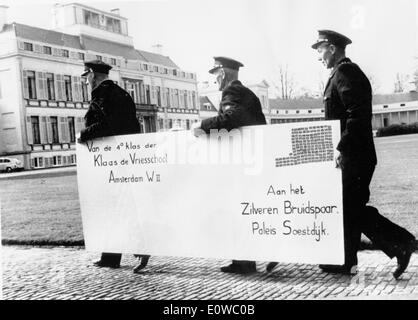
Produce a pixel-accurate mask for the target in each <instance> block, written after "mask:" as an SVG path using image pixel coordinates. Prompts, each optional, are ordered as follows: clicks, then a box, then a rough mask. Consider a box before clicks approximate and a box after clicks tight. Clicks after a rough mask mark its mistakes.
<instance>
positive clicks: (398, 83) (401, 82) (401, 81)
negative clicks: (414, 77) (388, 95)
mask: <svg viewBox="0 0 418 320" xmlns="http://www.w3.org/2000/svg"><path fill="white" fill-rule="evenodd" d="M408 80H409V76H407V75H405V74H402V73H399V72H398V73H396V79H395V83H394V85H395V88H394V91H393V92H394V93H399V92H404V91H405V90H406V88H407V85H408Z"/></svg>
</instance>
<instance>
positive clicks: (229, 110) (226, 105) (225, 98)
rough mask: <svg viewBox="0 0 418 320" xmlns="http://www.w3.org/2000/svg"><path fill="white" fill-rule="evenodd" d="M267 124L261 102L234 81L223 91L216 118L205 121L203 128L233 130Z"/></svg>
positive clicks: (207, 131)
mask: <svg viewBox="0 0 418 320" xmlns="http://www.w3.org/2000/svg"><path fill="white" fill-rule="evenodd" d="M258 124H266V118H265V117H264V114H263V112H262V109H261V104H260V100H259V99H258V98H257V96H256V95H255V94H254V93H253V92H252V91H251V90H250V89H248V88H247V87H244V86H243V85H242V83H241V82H240V81H238V80H234V81H232V82H231V83H230V84H229V85H228V86H227V87H226V88H225V89H224V90H223V91H222V100H221V102H220V105H219V112H218V115H217V116H216V117H212V118H209V119H205V120H203V121H202V123H201V128H202V130H203V131H205V132H206V133H209V131H210V129H218V130H220V129H227V130H228V131H229V130H232V129H235V128H238V127H242V126H251V125H258Z"/></svg>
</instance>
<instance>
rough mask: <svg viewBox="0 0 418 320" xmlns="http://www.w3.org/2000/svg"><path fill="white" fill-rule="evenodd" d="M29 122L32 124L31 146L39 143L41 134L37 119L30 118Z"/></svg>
mask: <svg viewBox="0 0 418 320" xmlns="http://www.w3.org/2000/svg"><path fill="white" fill-rule="evenodd" d="M30 122H31V124H32V136H33V144H40V143H41V133H40V131H39V117H34V116H32V117H30Z"/></svg>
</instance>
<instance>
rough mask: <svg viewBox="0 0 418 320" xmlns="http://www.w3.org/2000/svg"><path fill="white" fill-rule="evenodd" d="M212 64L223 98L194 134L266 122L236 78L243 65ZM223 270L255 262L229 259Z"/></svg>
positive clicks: (240, 269)
mask: <svg viewBox="0 0 418 320" xmlns="http://www.w3.org/2000/svg"><path fill="white" fill-rule="evenodd" d="M214 59H215V66H214V67H213V68H212V69H211V70H209V73H211V74H213V75H215V76H216V81H217V83H218V86H219V91H222V100H221V102H220V105H219V112H218V115H217V116H215V117H212V118H209V119H205V120H203V121H202V122H201V123H200V124H197V125H195V126H194V129H193V130H194V134H195V135H196V136H198V135H199V134H201V133H202V132H205V133H207V134H208V133H210V130H211V129H217V130H220V129H226V130H228V131H230V130H232V129H235V128H239V127H242V126H251V125H260V124H266V119H265V117H264V114H263V112H262V108H261V104H260V100H259V99H258V98H257V96H256V95H255V94H254V93H253V92H252V91H251V90H250V89H248V88H247V87H244V86H243V85H242V83H241V82H240V81H239V80H238V70H239V68H240V67H243V66H244V65H243V64H242V63H241V62H238V61H236V60H234V59H230V58H226V57H214ZM221 271H222V272H230V273H241V274H244V273H251V272H255V271H256V264H255V261H243V260H232V263H231V264H230V265H228V266H225V267H222V268H221Z"/></svg>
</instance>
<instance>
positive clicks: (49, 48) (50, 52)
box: [43, 46, 52, 54]
mask: <svg viewBox="0 0 418 320" xmlns="http://www.w3.org/2000/svg"><path fill="white" fill-rule="evenodd" d="M43 53H44V54H52V49H51V47H47V46H44V48H43Z"/></svg>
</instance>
